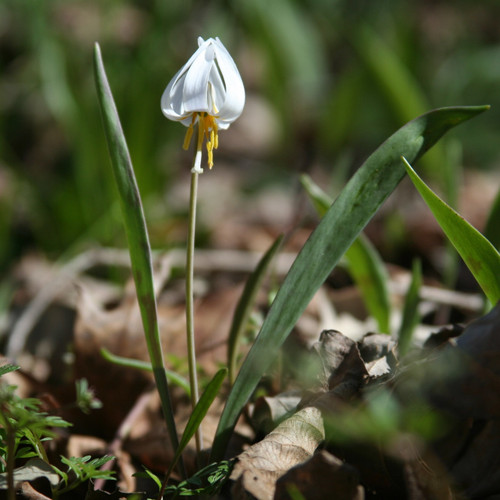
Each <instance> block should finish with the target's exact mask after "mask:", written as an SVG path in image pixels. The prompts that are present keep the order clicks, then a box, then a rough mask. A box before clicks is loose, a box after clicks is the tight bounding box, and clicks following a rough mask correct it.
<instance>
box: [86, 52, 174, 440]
mask: <svg viewBox="0 0 500 500" xmlns="http://www.w3.org/2000/svg"><path fill="white" fill-rule="evenodd" d="M94 76H95V83H96V89H97V96H98V98H99V104H100V108H101V115H102V120H103V124H104V131H105V133H106V139H107V142H108V149H109V153H110V156H111V164H112V167H113V174H114V177H115V181H116V186H117V188H118V193H119V195H120V196H119V199H120V206H121V211H122V215H123V222H124V225H125V232H126V234H127V241H128V246H129V252H130V260H131V264H132V273H133V275H134V282H135V287H136V291H137V299H138V301H139V307H140V310H141V317H142V323H143V326H144V333H145V334H146V342H147V345H148V352H149V356H150V358H151V364H152V366H153V373H154V377H155V380H156V385H157V388H158V392H159V394H160V398H161V402H162V409H163V412H164V415H165V419H166V422H167V427H168V431H169V435H170V439H171V441H172V444H173V446H174V448H177V446H178V438H177V432H176V428H175V421H174V416H173V410H172V406H171V403H170V396H169V390H168V382H167V377H166V376H165V370H164V364H163V355H162V350H161V344H160V334H159V328H158V314H157V308H156V299H155V292H154V285H153V265H152V260H151V247H150V245H149V237H148V233H147V229H146V220H145V218H144V212H143V209H142V202H141V197H140V194H139V189H138V187H137V182H136V179H135V174H134V169H133V166H132V161H131V159H130V154H129V151H128V147H127V142H126V140H125V135H124V134H123V130H122V126H121V123H120V118H119V116H118V111H117V109H116V105H115V102H114V99H113V95H112V93H111V88H110V86H109V83H108V79H107V76H106V71H105V69H104V64H103V61H102V57H101V49H100V47H99V44H97V43H96V44H95V47H94Z"/></svg>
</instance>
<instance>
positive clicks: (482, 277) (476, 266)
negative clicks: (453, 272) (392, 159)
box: [403, 158, 500, 305]
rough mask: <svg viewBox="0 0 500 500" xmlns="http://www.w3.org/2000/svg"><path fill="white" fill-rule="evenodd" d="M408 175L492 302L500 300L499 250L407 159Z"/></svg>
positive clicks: (405, 163)
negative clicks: (434, 190)
mask: <svg viewBox="0 0 500 500" xmlns="http://www.w3.org/2000/svg"><path fill="white" fill-rule="evenodd" d="M403 160H404V165H405V168H406V171H407V172H408V175H409V177H410V179H411V180H412V182H413V184H414V185H415V187H416V188H417V190H418V192H419V193H420V195H421V196H422V198H423V199H424V201H425V203H427V206H428V207H429V208H430V210H431V212H432V213H433V214H434V217H435V218H436V220H437V222H438V224H439V225H440V226H441V229H442V230H443V231H444V233H445V234H446V236H447V237H448V239H449V240H450V241H451V243H452V244H453V246H454V247H455V248H456V249H457V252H458V253H459V254H460V256H461V257H462V259H463V260H464V262H465V264H466V265H467V267H468V268H469V269H470V271H471V273H472V274H473V275H474V278H476V281H477V282H478V284H479V286H480V287H481V288H482V290H483V292H484V293H485V295H486V297H488V300H489V301H490V302H491V303H492V304H493V305H494V304H496V303H497V301H498V300H500V254H499V253H498V251H497V250H496V249H495V247H494V246H493V245H492V244H491V243H490V242H489V241H488V240H487V239H486V238H485V237H484V236H483V235H482V234H481V233H480V232H479V231H478V230H477V229H475V228H474V227H473V226H471V225H470V224H469V223H468V222H467V221H466V220H465V219H463V218H462V217H461V216H460V215H459V214H458V213H457V212H455V210H453V209H452V208H451V207H450V206H448V205H447V204H446V203H445V202H444V201H442V200H441V199H440V198H439V197H438V196H437V195H436V194H435V193H434V192H433V191H432V190H431V189H430V188H429V187H428V186H427V185H426V184H425V183H424V182H423V181H422V179H420V177H419V176H418V175H417V173H416V172H415V170H413V168H412V167H411V165H410V163H409V161H408V160H407V159H406V158H403Z"/></svg>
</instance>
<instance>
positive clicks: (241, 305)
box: [227, 236, 283, 383]
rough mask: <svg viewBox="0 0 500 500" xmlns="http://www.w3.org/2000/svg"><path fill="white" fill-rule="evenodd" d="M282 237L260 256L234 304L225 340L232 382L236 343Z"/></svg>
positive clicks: (239, 338) (239, 339)
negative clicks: (226, 340) (231, 320)
mask: <svg viewBox="0 0 500 500" xmlns="http://www.w3.org/2000/svg"><path fill="white" fill-rule="evenodd" d="M282 240H283V237H282V236H280V237H278V238H277V239H276V241H275V242H274V243H273V244H272V245H271V247H270V248H269V249H268V250H267V252H266V253H265V254H264V255H263V256H262V258H261V259H260V261H259V263H258V264H257V267H256V268H255V270H254V271H253V273H252V274H251V275H250V276H249V278H248V280H247V282H246V284H245V288H244V290H243V293H242V294H241V298H240V300H239V302H238V305H237V306H236V309H235V311H234V316H233V322H232V324H231V329H230V330H229V338H228V342H227V357H228V360H227V365H228V367H229V380H230V381H231V383H232V382H234V377H235V376H236V361H237V356H238V345H239V343H240V342H241V337H242V335H243V332H244V330H245V328H246V326H247V323H248V318H249V317H250V313H251V312H252V307H253V305H254V303H255V297H256V296H257V292H258V291H259V288H260V285H261V283H262V280H263V279H264V276H265V274H266V271H267V268H268V267H269V264H270V262H271V261H272V260H273V257H274V256H275V254H276V252H277V251H278V248H279V247H280V245H281V242H282Z"/></svg>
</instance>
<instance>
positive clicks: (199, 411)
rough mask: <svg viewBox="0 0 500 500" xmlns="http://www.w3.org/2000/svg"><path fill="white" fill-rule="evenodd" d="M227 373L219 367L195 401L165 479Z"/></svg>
mask: <svg viewBox="0 0 500 500" xmlns="http://www.w3.org/2000/svg"><path fill="white" fill-rule="evenodd" d="M226 375H227V368H221V369H220V370H219V371H218V372H217V373H216V374H215V375H214V378H213V379H212V380H211V381H210V382H209V383H208V385H207V387H206V388H205V390H204V391H203V394H202V395H201V397H200V399H199V400H198V402H197V403H196V406H195V407H194V409H193V412H192V413H191V416H190V417H189V420H188V423H187V424H186V428H185V429H184V432H183V434H182V437H181V440H180V443H179V447H178V448H177V450H176V452H175V455H174V458H173V459H172V463H171V464H170V467H169V470H168V472H167V474H166V476H167V480H168V478H169V476H170V473H171V472H172V470H173V468H174V467H175V466H176V464H177V461H178V460H179V458H180V456H181V453H182V452H183V451H184V448H186V446H187V444H188V443H189V441H190V440H191V438H192V437H193V436H194V434H195V432H196V430H197V429H198V427H199V426H200V425H201V422H202V421H203V419H204V418H205V415H206V414H207V412H208V410H209V408H210V406H211V405H212V403H213V401H214V399H215V398H216V397H217V394H219V390H220V388H221V385H222V383H223V382H224V379H225V378H226Z"/></svg>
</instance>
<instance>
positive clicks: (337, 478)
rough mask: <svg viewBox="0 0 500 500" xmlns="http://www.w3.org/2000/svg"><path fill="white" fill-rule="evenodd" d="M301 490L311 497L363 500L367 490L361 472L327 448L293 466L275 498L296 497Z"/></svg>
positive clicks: (284, 476) (284, 499) (279, 483)
mask: <svg viewBox="0 0 500 500" xmlns="http://www.w3.org/2000/svg"><path fill="white" fill-rule="evenodd" d="M292 492H299V493H300V494H301V495H302V496H303V498H307V500H322V499H324V498H335V500H363V499H364V489H363V487H362V486H361V485H360V484H359V473H358V472H357V471H356V469H355V468H354V467H351V466H350V465H348V464H345V463H344V462H343V461H342V460H340V459H338V458H337V457H335V456H334V455H332V454H331V453H328V452H327V451H326V450H321V451H319V452H317V453H315V454H314V455H313V456H312V457H311V458H310V459H309V460H307V461H306V462H304V463H302V464H300V465H297V466H295V467H293V468H291V469H290V470H289V471H288V472H287V473H286V474H284V475H283V476H281V477H280V478H279V479H278V481H277V482H276V493H275V495H274V500H289V499H290V500H292V499H293V498H296V497H293V496H292V495H291V494H290V493H292Z"/></svg>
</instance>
